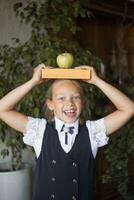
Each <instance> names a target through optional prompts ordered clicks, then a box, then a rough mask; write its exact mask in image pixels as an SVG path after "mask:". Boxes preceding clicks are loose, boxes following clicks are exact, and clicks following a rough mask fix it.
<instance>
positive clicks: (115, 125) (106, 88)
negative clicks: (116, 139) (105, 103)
mask: <svg viewBox="0 0 134 200" xmlns="http://www.w3.org/2000/svg"><path fill="white" fill-rule="evenodd" d="M82 68H87V69H90V70H91V79H89V80H88V81H87V82H88V83H91V84H94V85H95V86H97V87H98V88H99V89H101V91H102V92H103V93H104V94H105V95H106V96H107V97H108V98H109V99H110V100H111V102H112V103H113V104H114V106H115V107H116V111H114V112H112V113H111V114H109V115H107V116H105V117H104V120H105V125H106V128H107V134H111V133H113V132H115V131H116V130H118V129H119V128H121V127H122V126H123V125H124V124H125V123H127V121H128V120H129V119H130V118H131V117H132V116H133V115H134V102H133V101H132V100H131V99H129V98H128V97H127V96H126V95H125V94H124V93H122V92H121V91H120V90H118V89H117V88H115V87H113V86H112V85H110V84H109V83H107V82H105V81H104V80H102V79H101V78H99V77H98V76H97V74H96V72H95V70H94V68H92V67H88V66H82Z"/></svg>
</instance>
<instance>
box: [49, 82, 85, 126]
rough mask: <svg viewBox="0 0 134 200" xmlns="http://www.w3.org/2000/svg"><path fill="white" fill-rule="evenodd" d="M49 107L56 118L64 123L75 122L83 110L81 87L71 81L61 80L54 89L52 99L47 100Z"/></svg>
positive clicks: (55, 84)
mask: <svg viewBox="0 0 134 200" xmlns="http://www.w3.org/2000/svg"><path fill="white" fill-rule="evenodd" d="M47 106H48V108H49V109H50V110H52V111H53V112H54V116H56V117H57V118H59V119H61V120H62V121H64V122H67V123H72V122H75V121H76V120H77V119H78V118H79V116H80V114H81V110H82V97H81V93H80V86H79V85H78V84H77V83H76V82H75V81H71V80H60V81H57V82H55V83H54V85H53V87H52V99H51V100H50V99H47Z"/></svg>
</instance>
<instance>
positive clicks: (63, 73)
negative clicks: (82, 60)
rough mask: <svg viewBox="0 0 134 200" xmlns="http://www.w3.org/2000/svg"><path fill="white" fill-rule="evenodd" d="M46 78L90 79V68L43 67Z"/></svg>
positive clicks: (43, 76) (43, 75)
mask: <svg viewBox="0 0 134 200" xmlns="http://www.w3.org/2000/svg"><path fill="white" fill-rule="evenodd" d="M42 78H44V79H90V70H87V69H61V68H54V69H48V68H46V69H42Z"/></svg>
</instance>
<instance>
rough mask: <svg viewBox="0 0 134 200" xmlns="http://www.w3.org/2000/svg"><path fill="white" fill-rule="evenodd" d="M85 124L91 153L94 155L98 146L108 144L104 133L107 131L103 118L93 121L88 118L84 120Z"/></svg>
mask: <svg viewBox="0 0 134 200" xmlns="http://www.w3.org/2000/svg"><path fill="white" fill-rule="evenodd" d="M86 126H87V128H88V131H89V138H90V142H91V148H92V153H93V156H94V157H96V154H97V150H98V148H99V147H102V146H104V145H106V144H108V140H109V138H108V136H107V134H106V132H107V131H106V126H105V123H104V118H101V119H99V120H95V121H89V120H88V121H87V122H86Z"/></svg>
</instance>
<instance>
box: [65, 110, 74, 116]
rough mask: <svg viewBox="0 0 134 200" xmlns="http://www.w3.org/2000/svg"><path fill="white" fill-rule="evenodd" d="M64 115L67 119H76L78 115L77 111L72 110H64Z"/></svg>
mask: <svg viewBox="0 0 134 200" xmlns="http://www.w3.org/2000/svg"><path fill="white" fill-rule="evenodd" d="M63 113H64V114H65V115H66V116H67V117H74V116H75V115H76V110H74V109H71V110H64V111H63Z"/></svg>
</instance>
